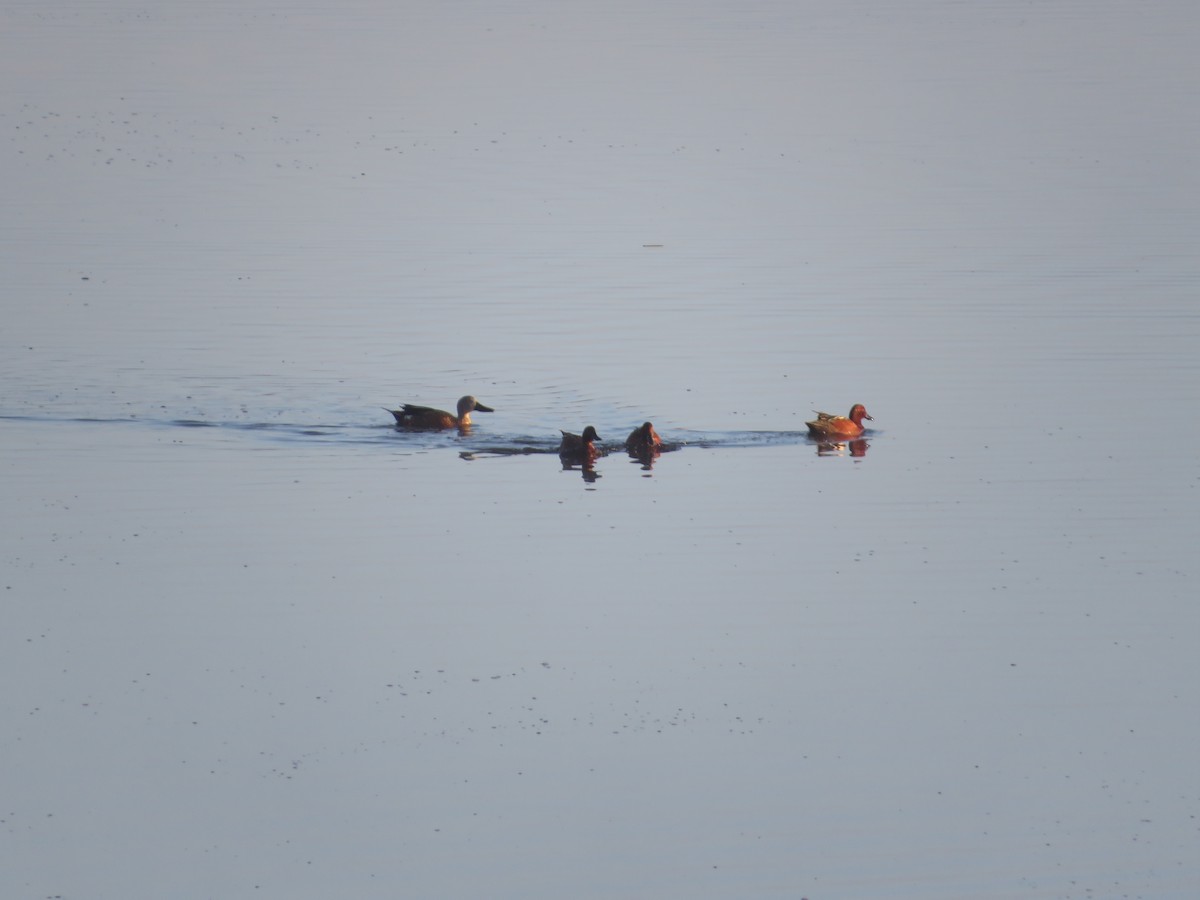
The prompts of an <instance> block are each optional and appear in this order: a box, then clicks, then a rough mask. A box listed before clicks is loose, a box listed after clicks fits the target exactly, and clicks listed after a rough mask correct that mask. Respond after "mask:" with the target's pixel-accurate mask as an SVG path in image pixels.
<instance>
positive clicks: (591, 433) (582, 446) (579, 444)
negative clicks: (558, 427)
mask: <svg viewBox="0 0 1200 900" xmlns="http://www.w3.org/2000/svg"><path fill="white" fill-rule="evenodd" d="M598 440H600V435H598V434H596V428H595V426H593V425H589V426H588V427H587V428H585V429H583V435H582V436H580V435H578V434H571V432H569V431H564V432H563V433H562V443H561V444H559V445H558V455H559V456H569V457H575V458H581V459H584V458H586V459H589V460H590V459H595V458H596V457H597V456H599V455H600V454H599V452H598V451H597V450H596V441H598Z"/></svg>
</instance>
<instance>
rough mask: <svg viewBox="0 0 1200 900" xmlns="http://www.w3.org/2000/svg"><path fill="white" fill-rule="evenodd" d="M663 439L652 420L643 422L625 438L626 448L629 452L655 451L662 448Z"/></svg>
mask: <svg viewBox="0 0 1200 900" xmlns="http://www.w3.org/2000/svg"><path fill="white" fill-rule="evenodd" d="M662 443H663V440H662V438H661V437H659V435H658V432H657V431H655V430H654V425H653V423H651V422H643V423H642V424H641V425H639V426H638V427H637V428H635V429H633V431H631V432H629V437H627V438H625V449H626V451H628V452H629V453H655V452H657V451H659V450H661V449H662Z"/></svg>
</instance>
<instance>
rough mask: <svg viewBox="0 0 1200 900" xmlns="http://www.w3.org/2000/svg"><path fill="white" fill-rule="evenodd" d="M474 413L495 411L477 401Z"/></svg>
mask: <svg viewBox="0 0 1200 900" xmlns="http://www.w3.org/2000/svg"><path fill="white" fill-rule="evenodd" d="M474 412H495V410H494V409H492V408H491V407H490V406H484V405H483V404H482V403H480V402H479V401H478V400H477V401H475V409H474Z"/></svg>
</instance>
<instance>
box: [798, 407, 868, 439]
mask: <svg viewBox="0 0 1200 900" xmlns="http://www.w3.org/2000/svg"><path fill="white" fill-rule="evenodd" d="M863 419H871V420H872V421H874V419H872V417H871V416H870V415H869V414H868V413H867V408H866V407H865V406H863V405H862V404H861V403H855V404H854V405H853V406H852V407H850V414H849V415H848V416H835V415H832V414H831V413H824V412H818V413H817V417H816V418H815V419H814V420H813V421H811V422H805V423H804V424H805V425H807V426H808V433H809V434H810V435H812V436H813V437H819V438H830V439H832V440H838V439H840V438H856V437H858V436H859V435H860V434H862V433H863V424H862V421H863Z"/></svg>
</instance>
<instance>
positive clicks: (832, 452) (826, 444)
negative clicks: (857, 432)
mask: <svg viewBox="0 0 1200 900" xmlns="http://www.w3.org/2000/svg"><path fill="white" fill-rule="evenodd" d="M870 446H871V445H870V443H869V442H868V441H867V440H866V439H864V438H858V439H857V440H853V441H821V442H820V443H819V444H817V456H854V457H859V456H866V455H867V448H868V447H870Z"/></svg>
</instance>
